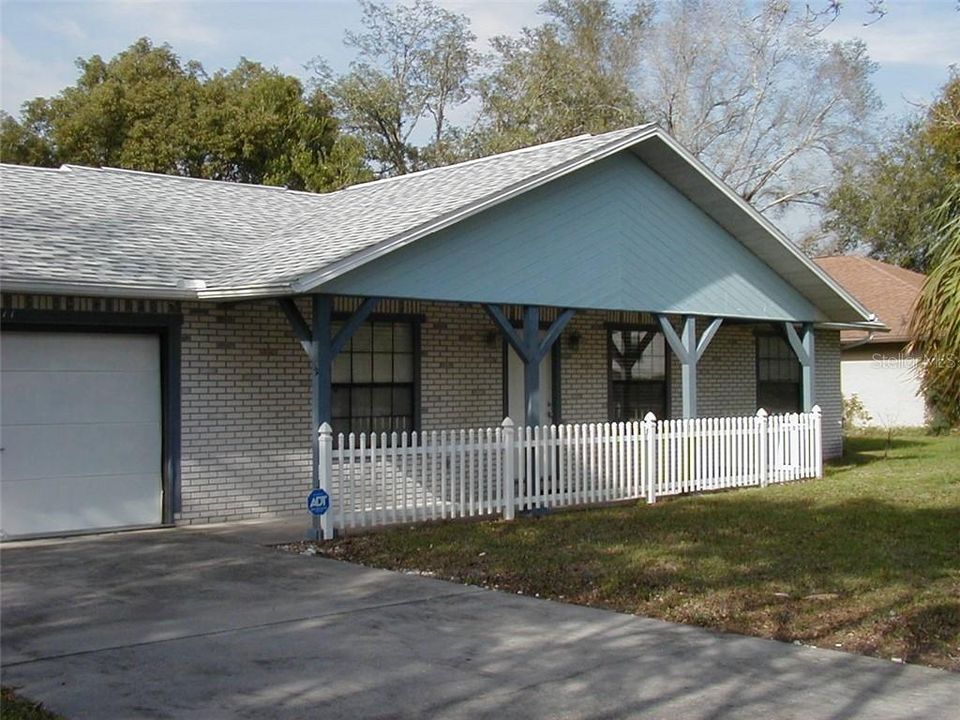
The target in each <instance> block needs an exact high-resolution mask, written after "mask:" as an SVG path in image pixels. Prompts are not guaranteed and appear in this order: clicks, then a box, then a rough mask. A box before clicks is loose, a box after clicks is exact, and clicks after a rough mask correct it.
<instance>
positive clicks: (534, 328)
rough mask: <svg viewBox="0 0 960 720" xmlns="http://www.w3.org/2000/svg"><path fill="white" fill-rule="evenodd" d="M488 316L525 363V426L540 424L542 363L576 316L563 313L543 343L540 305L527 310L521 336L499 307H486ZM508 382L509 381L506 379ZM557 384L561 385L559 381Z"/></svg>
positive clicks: (528, 306) (569, 311)
mask: <svg viewBox="0 0 960 720" xmlns="http://www.w3.org/2000/svg"><path fill="white" fill-rule="evenodd" d="M484 309H485V310H486V311H487V315H489V316H490V319H491V320H493V322H494V323H495V324H496V325H497V327H498V328H500V332H501V334H502V335H503V337H504V338H505V339H506V341H507V342H508V343H509V344H510V346H511V347H512V348H513V349H514V350H516V352H517V355H518V356H519V357H520V360H522V361H523V401H524V415H525V419H524V422H525V423H526V426H527V427H531V426H536V425H539V424H540V363H541V361H542V360H543V359H544V358H545V357H546V356H547V353H548V352H550V348H552V347H553V344H554V343H555V342H556V341H557V340H558V339H559V338H560V335H561V334H562V333H563V329H564V328H565V327H566V326H567V323H568V322H570V320H571V319H572V318H573V316H574V314H575V313H574V311H573V310H571V309H570V308H567V309H565V310H563V311H562V312H561V313H560V314H559V315H558V316H557V319H556V320H554V321H553V322H552V323H551V324H550V327H549V328H547V332H546V334H545V335H544V338H543V340H540V308H539V307H537V306H536V305H524V306H523V328H522V332H521V333H517V331H516V329H514V327H513V326H512V325H511V324H510V321H509V320H508V319H507V316H506V315H504V314H503V310H501V309H500V307H499V306H497V305H493V304H488V305H484ZM504 382H506V378H504ZM556 382H559V378H557V380H556Z"/></svg>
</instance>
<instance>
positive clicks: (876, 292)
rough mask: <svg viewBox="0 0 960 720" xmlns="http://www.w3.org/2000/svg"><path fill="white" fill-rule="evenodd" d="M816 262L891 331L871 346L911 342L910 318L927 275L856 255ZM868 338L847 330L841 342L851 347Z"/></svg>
mask: <svg viewBox="0 0 960 720" xmlns="http://www.w3.org/2000/svg"><path fill="white" fill-rule="evenodd" d="M814 261H815V262H816V263H817V265H819V266H820V267H821V268H822V269H823V270H825V271H826V273H827V274H828V275H830V276H831V277H832V278H833V279H834V280H836V281H837V282H838V283H840V284H841V285H842V286H843V287H844V288H845V289H846V290H847V292H849V293H850V294H851V295H853V296H854V297H855V298H856V299H857V300H859V301H860V302H861V304H863V305H864V306H866V308H867V309H868V310H870V311H871V312H874V313H876V314H877V317H878V318H879V319H880V321H881V322H882V323H883V324H884V325H886V326H887V327H888V328H890V332H889V333H877V334H876V335H875V336H874V338H873V340H872V341H871V342H875V343H887V342H907V341H908V340H910V316H911V315H912V313H913V306H914V304H915V303H916V301H917V296H918V295H919V294H920V288H921V287H922V286H923V281H924V279H925V277H924V275H922V274H921V273H918V272H914V271H913V270H907V269H906V268H902V267H898V266H896V265H890V264H889V263H885V262H880V261H879V260H873V259H872V258H866V257H858V256H854V255H832V256H828V257H818V258H815V259H814ZM864 337H866V335H865V333H864V331H862V330H844V331H843V332H842V333H841V334H840V341H841V342H842V343H849V342H855V341H858V340H862V339H864Z"/></svg>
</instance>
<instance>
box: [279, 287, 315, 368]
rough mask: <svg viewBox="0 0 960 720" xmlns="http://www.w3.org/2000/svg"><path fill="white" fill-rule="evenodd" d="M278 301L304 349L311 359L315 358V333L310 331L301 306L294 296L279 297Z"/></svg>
mask: <svg viewBox="0 0 960 720" xmlns="http://www.w3.org/2000/svg"><path fill="white" fill-rule="evenodd" d="M277 303H279V305H280V309H281V310H282V311H283V314H284V315H286V316H287V321H288V322H289V323H290V327H292V328H293V334H294V335H295V336H296V338H297V340H299V341H300V344H301V345H302V346H303V349H304V351H305V352H306V353H307V355H308V356H310V359H311V360H314V359H315V358H314V357H313V354H314V353H313V333H312V332H310V326H309V325H307V321H306V320H305V319H304V318H303V315H302V314H301V312H300V308H298V307H297V304H296V303H295V302H294V301H293V298H288V297H284V298H277Z"/></svg>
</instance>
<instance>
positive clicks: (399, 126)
mask: <svg viewBox="0 0 960 720" xmlns="http://www.w3.org/2000/svg"><path fill="white" fill-rule="evenodd" d="M361 5H362V7H363V25H364V31H363V32H359V33H354V32H348V33H347V37H346V44H347V45H348V46H350V47H352V48H354V49H355V51H356V54H357V57H356V59H355V60H354V61H353V62H352V63H351V64H350V71H349V72H348V73H346V74H344V75H342V76H340V77H335V76H334V75H333V73H332V72H331V71H330V69H329V67H328V66H327V65H326V63H325V62H324V61H323V60H322V59H320V58H316V59H315V60H314V61H313V67H314V69H315V71H316V74H317V83H318V85H319V86H320V87H321V88H322V89H323V90H324V91H325V92H326V93H328V94H329V95H330V96H331V97H332V98H333V99H334V101H335V103H336V106H337V113H338V115H339V117H340V118H341V120H342V121H343V123H344V125H345V126H346V127H348V128H349V129H351V130H352V131H354V132H356V133H357V134H358V135H359V136H360V138H362V140H363V141H364V143H365V145H366V147H367V156H368V158H369V159H370V160H371V161H372V162H373V163H375V164H376V165H377V166H378V169H379V171H380V172H381V174H386V175H394V174H403V173H407V172H410V171H412V170H417V169H420V168H421V167H425V166H428V165H436V164H443V163H444V162H448V161H449V160H451V159H453V157H455V154H456V148H455V144H456V143H455V140H456V132H455V130H454V129H453V128H452V126H451V123H450V111H451V110H452V109H453V108H456V107H457V106H459V105H462V104H463V103H465V102H466V101H467V100H469V98H470V84H469V80H470V77H471V74H472V73H473V71H474V70H475V68H476V67H477V63H478V61H479V56H478V54H477V52H476V51H475V50H474V49H473V48H472V47H471V43H472V42H473V41H474V40H475V39H476V37H475V36H474V34H473V33H472V32H470V30H469V20H467V18H466V17H464V16H463V15H457V14H455V13H452V12H450V11H448V10H444V9H443V8H441V7H438V6H437V5H435V4H433V3H432V2H430V0H414V3H413V4H412V5H409V6H407V5H396V6H389V5H386V4H377V3H373V2H369V0H361ZM424 119H429V122H430V125H431V130H430V139H429V142H428V144H427V146H426V147H425V148H423V149H422V150H421V149H418V148H417V147H416V146H415V145H414V144H413V142H412V140H411V136H412V134H413V133H414V131H415V130H416V129H417V127H418V126H419V125H420V123H421V121H423V120H424Z"/></svg>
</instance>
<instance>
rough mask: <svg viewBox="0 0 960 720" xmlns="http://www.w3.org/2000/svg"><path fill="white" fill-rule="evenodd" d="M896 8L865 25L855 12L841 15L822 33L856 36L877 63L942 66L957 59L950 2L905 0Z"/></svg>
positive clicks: (957, 26)
mask: <svg viewBox="0 0 960 720" xmlns="http://www.w3.org/2000/svg"><path fill="white" fill-rule="evenodd" d="M896 10H897V12H896V13H894V12H893V11H891V12H889V13H888V14H887V15H886V16H885V17H883V18H881V19H880V20H877V21H876V22H873V23H871V24H870V25H866V26H864V25H863V24H862V22H860V19H859V18H858V17H856V16H853V15H851V16H846V17H845V16H843V15H841V16H840V19H839V20H838V21H837V22H835V23H833V24H832V25H830V26H829V27H828V28H827V29H826V30H825V31H824V37H825V38H827V39H828V40H847V39H851V38H859V39H861V40H863V42H864V43H866V45H867V51H868V52H869V54H870V58H871V59H872V60H874V61H876V62H878V63H880V64H881V65H910V66H917V67H936V68H945V67H947V66H949V65H952V64H954V63H960V13H958V12H957V11H955V10H954V9H953V8H952V7H951V6H950V4H948V3H944V4H943V5H940V6H939V7H938V6H937V4H935V3H931V4H930V5H928V6H921V5H914V4H909V3H908V4H904V5H902V6H899V5H898V6H897V8H896ZM943 10H946V12H942V11H943Z"/></svg>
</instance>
